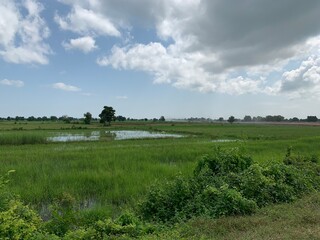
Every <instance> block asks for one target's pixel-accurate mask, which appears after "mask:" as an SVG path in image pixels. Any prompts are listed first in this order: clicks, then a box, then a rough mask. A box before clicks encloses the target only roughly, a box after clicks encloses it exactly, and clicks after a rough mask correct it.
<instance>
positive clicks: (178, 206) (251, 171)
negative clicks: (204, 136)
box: [139, 148, 320, 222]
mask: <svg viewBox="0 0 320 240" xmlns="http://www.w3.org/2000/svg"><path fill="white" fill-rule="evenodd" d="M289 156H290V154H287V156H286V159H285V162H286V161H287V159H288V157H289ZM291 158H293V157H291ZM312 159H314V158H312ZM293 162H296V161H293V160H292V161H290V164H291V165H286V164H284V163H276V164H271V165H269V166H265V167H263V166H260V165H259V164H256V163H253V161H252V159H251V158H250V157H248V156H247V155H245V154H244V153H242V152H241V151H239V149H230V150H222V149H220V148H217V149H215V151H214V153H213V154H212V155H207V156H205V157H203V159H202V160H200V161H199V163H198V165H197V167H196V168H195V171H194V176H193V177H191V178H181V177H177V178H176V179H174V181H172V182H166V183H165V184H163V185H160V186H154V187H152V188H151V189H150V191H149V192H148V194H147V196H146V198H145V200H144V201H143V202H142V203H141V204H140V208H139V211H140V214H141V215H142V217H143V218H145V219H147V220H151V221H156V222H176V221H179V220H184V219H189V218H192V217H194V216H210V217H219V216H228V215H244V214H252V213H254V212H255V211H256V210H257V208H258V207H262V206H265V205H268V204H272V203H280V202H290V201H293V200H295V199H296V198H298V197H300V196H302V195H303V194H305V193H308V192H312V191H315V190H318V189H319V182H320V178H319V173H318V172H317V170H316V169H317V167H318V165H317V163H316V161H314V160H310V161H307V160H304V161H303V164H300V165H295V166H294V165H292V163H293ZM299 163H301V161H299Z"/></svg>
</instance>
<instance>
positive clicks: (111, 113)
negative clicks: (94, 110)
mask: <svg viewBox="0 0 320 240" xmlns="http://www.w3.org/2000/svg"><path fill="white" fill-rule="evenodd" d="M115 113H116V111H115V110H114V109H113V107H109V106H104V107H103V110H102V111H101V113H100V114H99V117H100V123H103V124H104V125H106V124H108V125H110V123H111V121H114V120H115Z"/></svg>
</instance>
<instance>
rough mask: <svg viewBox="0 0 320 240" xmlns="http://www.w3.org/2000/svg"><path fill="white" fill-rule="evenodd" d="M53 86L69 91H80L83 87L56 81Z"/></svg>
mask: <svg viewBox="0 0 320 240" xmlns="http://www.w3.org/2000/svg"><path fill="white" fill-rule="evenodd" d="M52 87H53V88H55V89H59V90H63V91H67V92H79V91H81V88H78V87H76V86H72V85H67V84H65V83H61V82H58V83H54V84H53V85H52Z"/></svg>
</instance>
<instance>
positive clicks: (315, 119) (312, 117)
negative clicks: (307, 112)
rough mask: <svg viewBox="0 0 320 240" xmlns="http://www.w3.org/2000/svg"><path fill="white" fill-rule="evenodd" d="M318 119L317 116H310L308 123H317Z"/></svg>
mask: <svg viewBox="0 0 320 240" xmlns="http://www.w3.org/2000/svg"><path fill="white" fill-rule="evenodd" d="M317 121H318V118H317V116H308V117H307V122H317Z"/></svg>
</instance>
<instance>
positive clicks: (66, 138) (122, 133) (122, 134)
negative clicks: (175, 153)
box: [47, 130, 183, 142]
mask: <svg viewBox="0 0 320 240" xmlns="http://www.w3.org/2000/svg"><path fill="white" fill-rule="evenodd" d="M181 137H183V135H180V134H169V133H165V132H161V133H158V132H149V131H141V130H118V131H105V132H104V131H92V132H90V133H77V134H72V133H58V134H57V135H56V136H53V137H48V138H47V141H49V142H78V141H99V140H101V139H102V138H103V139H108V140H127V139H146V138H152V139H155V138H181Z"/></svg>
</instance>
